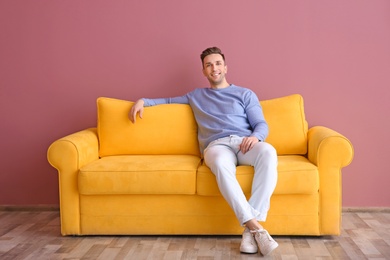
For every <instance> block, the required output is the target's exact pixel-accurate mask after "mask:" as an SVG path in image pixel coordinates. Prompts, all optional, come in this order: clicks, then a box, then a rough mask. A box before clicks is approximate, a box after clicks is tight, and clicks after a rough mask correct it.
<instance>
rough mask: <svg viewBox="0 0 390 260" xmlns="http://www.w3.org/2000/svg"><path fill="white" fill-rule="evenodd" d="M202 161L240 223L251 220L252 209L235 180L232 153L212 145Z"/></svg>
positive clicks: (224, 148) (226, 148) (229, 149)
mask: <svg viewBox="0 0 390 260" xmlns="http://www.w3.org/2000/svg"><path fill="white" fill-rule="evenodd" d="M204 159H205V163H206V165H207V166H208V167H209V168H210V169H211V171H212V172H213V174H214V175H215V177H216V180H217V183H218V188H219V191H220V192H221V194H222V196H223V197H224V198H225V200H226V201H227V203H228V204H229V205H230V207H231V208H232V209H233V211H234V213H235V214H236V216H237V218H238V220H239V221H240V223H241V224H242V225H243V224H244V223H245V222H246V221H248V220H249V219H251V218H253V217H254V215H253V213H252V207H251V206H250V205H249V203H248V201H247V199H246V197H245V195H244V193H243V191H242V189H241V186H240V184H239V183H238V181H237V178H236V164H237V157H236V154H235V153H234V151H233V150H232V149H231V148H230V147H228V146H226V145H219V144H218V145H213V146H211V147H208V148H207V149H206V151H205V153H204Z"/></svg>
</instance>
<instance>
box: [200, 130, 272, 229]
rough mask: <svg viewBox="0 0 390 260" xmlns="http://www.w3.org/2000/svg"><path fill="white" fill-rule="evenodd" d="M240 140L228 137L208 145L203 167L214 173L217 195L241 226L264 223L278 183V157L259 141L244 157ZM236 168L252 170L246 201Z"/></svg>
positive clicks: (237, 137) (240, 138)
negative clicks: (251, 180)
mask: <svg viewBox="0 0 390 260" xmlns="http://www.w3.org/2000/svg"><path fill="white" fill-rule="evenodd" d="M242 140H243V137H239V136H235V135H232V136H229V137H225V138H221V139H218V140H215V141H213V142H211V143H210V144H209V145H208V146H207V148H206V149H205V151H204V160H205V163H206V165H207V166H208V167H209V168H210V169H211V171H212V172H213V173H214V175H215V177H216V180H217V183H218V187H219V190H220V192H221V193H222V195H223V197H224V198H225V200H226V201H227V202H228V203H229V205H230V207H231V208H232V209H233V211H234V213H235V215H236V217H237V219H238V220H239V222H240V224H241V225H244V224H245V223H246V222H247V221H249V220H251V219H254V218H255V219H256V220H257V221H265V220H266V218H267V213H268V210H269V207H270V198H271V195H272V193H273V191H274V189H275V186H276V182H277V160H278V159H277V154H276V150H275V148H274V147H273V146H272V145H270V144H269V143H265V142H258V143H256V144H255V145H254V146H253V148H252V149H251V150H249V151H248V152H247V153H245V154H243V153H242V152H241V151H240V150H239V149H240V148H239V146H240V144H241V142H242ZM237 165H251V166H253V167H254V172H255V173H254V177H253V183H252V192H251V197H250V199H249V201H248V200H247V199H246V197H245V195H244V193H243V191H242V189H241V186H240V184H239V183H238V181H237V178H236V166H237Z"/></svg>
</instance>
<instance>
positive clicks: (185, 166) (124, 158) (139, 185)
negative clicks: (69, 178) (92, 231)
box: [78, 155, 201, 195]
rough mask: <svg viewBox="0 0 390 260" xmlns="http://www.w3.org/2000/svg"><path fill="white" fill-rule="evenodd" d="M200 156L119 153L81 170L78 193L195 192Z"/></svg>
mask: <svg viewBox="0 0 390 260" xmlns="http://www.w3.org/2000/svg"><path fill="white" fill-rule="evenodd" d="M200 161H201V159H200V157H198V156H194V155H121V156H108V157H104V158H101V159H99V160H96V161H94V162H92V163H90V164H88V165H86V166H84V167H82V168H81V169H80V172H79V176H78V185H79V191H80V194H84V195H99V194H105V195H107V194H113V195H114V194H195V191H196V188H195V185H196V170H197V168H198V166H199V164H200Z"/></svg>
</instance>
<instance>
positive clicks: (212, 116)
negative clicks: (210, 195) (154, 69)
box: [129, 47, 278, 255]
mask: <svg viewBox="0 0 390 260" xmlns="http://www.w3.org/2000/svg"><path fill="white" fill-rule="evenodd" d="M201 59H202V64H203V75H204V76H205V77H206V78H207V79H208V81H209V83H210V87H209V88H199V89H195V90H193V91H192V92H189V93H187V94H186V95H184V96H182V97H174V98H161V99H146V98H144V99H140V100H138V101H137V102H136V103H135V104H134V105H133V107H132V108H131V111H130V114H129V117H130V120H131V121H132V122H133V123H135V121H136V117H137V114H139V116H140V118H142V113H143V109H144V106H154V105H159V104H170V103H179V104H189V105H190V106H191V108H192V110H193V113H194V116H195V119H196V121H197V124H198V139H199V144H200V149H201V152H202V153H203V156H204V160H205V163H206V165H207V166H208V167H209V168H210V169H211V171H212V172H213V174H214V175H215V176H216V180H217V183H218V187H219V190H220V191H221V193H222V195H223V197H224V198H225V200H226V201H227V202H228V203H229V205H230V207H231V208H232V209H233V211H234V213H235V215H236V216H237V218H238V220H239V221H240V223H241V225H243V226H245V230H244V233H243V239H242V241H241V245H240V251H241V252H243V253H257V252H258V249H259V250H260V252H261V253H262V254H263V255H268V254H269V253H270V252H271V251H272V250H274V249H275V248H276V247H277V246H278V243H277V242H276V241H275V240H273V238H272V237H271V236H270V235H269V234H268V232H267V231H266V230H265V229H264V228H263V227H262V226H261V225H260V224H259V221H265V220H266V217H267V213H268V210H269V206H270V197H271V195H272V193H273V191H274V189H275V186H276V181H277V169H276V168H277V155H276V151H275V149H274V148H273V147H272V146H271V145H270V144H268V143H266V142H264V140H265V138H266V137H267V135H268V125H267V123H266V121H265V119H264V115H263V111H262V108H261V106H260V103H259V100H258V98H257V96H256V94H255V93H254V92H253V91H251V90H249V89H246V88H242V87H238V86H235V85H233V84H229V83H228V82H227V80H226V77H225V76H226V73H227V66H226V63H225V56H224V55H223V54H222V52H221V50H220V49H219V48H217V47H212V48H208V49H206V50H204V51H203V52H202V54H201ZM237 165H252V166H254V170H255V174H254V178H253V184H252V194H251V197H250V199H249V201H248V200H247V199H246V197H245V195H244V193H243V191H242V189H241V187H240V185H239V183H238V181H237V179H236V166H237Z"/></svg>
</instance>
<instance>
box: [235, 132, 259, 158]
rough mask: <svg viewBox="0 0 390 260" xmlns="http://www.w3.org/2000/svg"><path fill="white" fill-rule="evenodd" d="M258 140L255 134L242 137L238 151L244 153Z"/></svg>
mask: <svg viewBox="0 0 390 260" xmlns="http://www.w3.org/2000/svg"><path fill="white" fill-rule="evenodd" d="M258 142H259V139H257V137H255V136H248V137H244V139H242V143H241V144H240V151H241V152H242V153H243V154H245V153H247V152H248V151H249V150H250V149H252V148H253V146H254V145H255V144H256V143H258Z"/></svg>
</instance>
